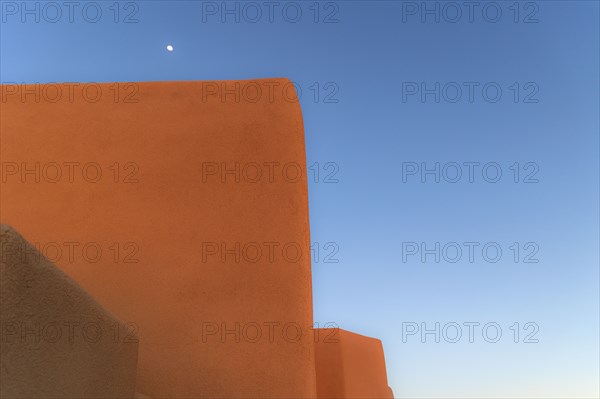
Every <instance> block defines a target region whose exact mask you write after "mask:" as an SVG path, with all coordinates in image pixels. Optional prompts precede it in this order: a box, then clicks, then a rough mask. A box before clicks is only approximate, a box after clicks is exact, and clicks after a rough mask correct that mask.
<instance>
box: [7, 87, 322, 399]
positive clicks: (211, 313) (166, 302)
mask: <svg viewBox="0 0 600 399" xmlns="http://www.w3.org/2000/svg"><path fill="white" fill-rule="evenodd" d="M65 87H66V86H63V89H62V90H63V91H62V96H61V97H60V98H58V100H56V101H55V100H52V101H50V100H49V98H50V97H49V96H52V98H53V99H54V98H56V95H55V94H49V93H50V92H49V91H46V93H44V91H43V90H51V89H48V87H44V86H43V85H42V86H36V85H27V86H14V85H10V86H8V85H4V86H3V87H2V92H3V93H2V95H3V98H2V114H1V118H0V119H1V120H0V125H1V135H0V147H1V148H0V158H1V161H2V187H1V190H0V204H1V215H2V220H3V221H4V222H6V223H10V224H12V225H13V226H15V227H16V228H18V229H19V230H20V231H22V232H23V233H24V234H26V235H27V237H28V239H29V240H30V241H31V242H32V244H34V245H36V246H38V247H39V248H40V250H41V251H42V252H43V253H44V254H45V255H47V256H48V257H49V258H50V260H53V261H54V262H55V263H56V264H57V265H58V266H59V267H60V268H61V269H62V270H64V271H65V272H66V273H67V274H69V275H70V276H71V277H72V278H74V279H75V280H76V281H77V282H78V283H79V284H80V285H81V286H82V287H83V288H84V289H86V290H87V291H89V292H90V294H92V295H93V296H94V297H95V298H97V299H98V301H99V302H100V303H102V304H103V305H104V306H106V307H107V308H108V309H110V310H111V311H112V312H114V313H115V314H116V315H117V316H118V317H119V318H120V319H121V320H123V321H124V322H129V323H135V325H136V326H137V331H136V334H137V335H138V336H139V340H140V346H139V368H138V380H137V381H138V388H139V391H140V392H144V393H145V394H147V395H149V396H151V397H165V398H166V397H176V398H191V397H213V398H233V397H235V398H243V397H248V398H259V397H268V398H277V397H281V398H283V397H286V398H289V397H296V398H309V397H314V396H315V394H316V379H315V366H314V364H315V363H314V348H313V344H312V336H310V334H309V329H310V327H311V326H312V322H313V321H312V299H311V273H310V255H309V247H310V244H309V223H308V199H307V181H306V167H305V149H304V132H303V123H302V116H301V111H300V106H299V104H298V102H297V101H296V100H295V99H294V95H295V94H294V90H293V87H292V86H291V84H290V82H289V81H287V80H284V79H270V80H259V81H241V82H234V81H229V82H154V83H135V84H132V85H130V86H127V85H125V84H113V83H110V84H109V83H107V84H100V85H93V86H90V87H88V88H86V89H85V90H87V92H83V91H82V90H83V88H84V86H83V85H79V86H75V88H74V89H73V95H72V96H70V95H69V94H70V93H69V90H68V89H67V88H65ZM52 90H54V89H52ZM98 92H100V95H98V94H97V93H98ZM52 93H54V92H52ZM59 250H60V251H59Z"/></svg>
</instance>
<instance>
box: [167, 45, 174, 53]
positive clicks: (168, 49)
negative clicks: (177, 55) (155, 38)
mask: <svg viewBox="0 0 600 399" xmlns="http://www.w3.org/2000/svg"><path fill="white" fill-rule="evenodd" d="M173 50H174V48H173V46H172V45H170V44H169V45H168V46H167V51H169V52H170V51H173Z"/></svg>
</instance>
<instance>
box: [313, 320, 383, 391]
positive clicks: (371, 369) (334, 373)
mask: <svg viewBox="0 0 600 399" xmlns="http://www.w3.org/2000/svg"><path fill="white" fill-rule="evenodd" d="M319 337H320V338H322V339H319V340H317V343H316V347H315V356H316V371H317V394H318V397H319V398H323V399H325V398H330V399H331V398H340V399H341V398H357V399H358V398H362V399H365V398H370V399H390V398H393V393H392V390H391V389H390V388H389V386H388V381H387V373H386V367H385V357H384V354H383V346H382V344H381V341H380V340H378V339H375V338H370V337H365V336H363V335H359V334H355V333H352V332H349V331H345V330H342V329H322V330H321V332H320V333H319Z"/></svg>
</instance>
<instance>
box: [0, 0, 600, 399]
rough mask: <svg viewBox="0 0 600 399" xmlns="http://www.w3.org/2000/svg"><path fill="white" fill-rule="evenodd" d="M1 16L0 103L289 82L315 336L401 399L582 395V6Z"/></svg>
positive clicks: (595, 156) (589, 357) (588, 123)
mask: <svg viewBox="0 0 600 399" xmlns="http://www.w3.org/2000/svg"><path fill="white" fill-rule="evenodd" d="M1 3H2V23H1V32H0V33H1V34H0V46H1V48H0V74H1V80H2V82H3V83H8V82H18V83H21V82H28V83H32V82H63V81H70V82H73V81H81V82H104V81H122V82H125V81H156V80H213V79H251V78H262V77H288V78H290V79H291V80H292V81H294V82H296V83H297V85H298V87H300V89H301V90H302V97H301V103H302V108H303V114H304V120H305V131H306V143H307V158H308V164H309V165H314V166H313V170H314V169H315V168H316V169H318V170H319V171H320V174H319V178H318V179H316V178H315V176H314V175H312V176H311V182H310V185H309V192H310V193H309V195H310V198H309V199H310V217H311V234H312V241H313V242H314V243H317V244H315V245H316V246H318V247H319V248H321V250H320V253H319V256H318V257H317V259H315V262H314V264H313V281H314V283H313V285H314V303H315V321H316V322H319V323H322V324H324V323H326V322H334V323H336V324H337V325H339V326H340V327H341V328H344V329H348V330H351V331H355V332H358V333H362V334H366V335H370V336H375V337H379V338H381V339H382V340H383V343H384V348H385V352H386V361H387V365H388V377H389V380H390V385H391V386H392V388H393V389H394V392H395V394H396V396H397V397H456V398H459V397H460V398H465V397H598V396H599V382H598V375H599V374H600V367H599V360H598V359H599V351H600V348H599V341H598V336H599V320H598V314H599V312H600V310H599V296H598V290H599V286H598V284H599V273H598V271H599V268H598V265H599V257H598V256H599V252H598V249H599V248H598V245H599V226H598V223H599V213H598V210H599V208H598V204H599V192H598V182H599V170H600V166H599V141H598V139H599V129H600V127H599V105H600V104H599V97H598V93H599V36H600V35H599V25H598V23H599V4H598V2H597V1H568V2H567V1H538V2H518V3H516V2H513V1H496V2H486V1H483V2H479V3H478V4H477V5H476V4H474V3H469V2H467V3H464V2H435V1H428V2H426V3H424V2H420V1H419V2H402V1H332V2H327V1H322V2H319V3H316V2H313V1H297V2H285V1H282V2H277V5H276V6H273V7H274V8H273V10H272V14H270V13H269V11H270V10H269V9H268V7H267V6H265V5H264V4H263V3H264V2H262V1H261V2H253V3H252V5H250V6H248V5H246V3H239V2H227V7H229V9H232V10H236V8H235V7H239V8H238V9H239V14H236V13H237V11H234V13H223V11H224V8H223V7H225V6H223V5H222V2H203V1H168V2H167V1H138V2H121V3H119V4H118V7H116V8H115V6H114V4H113V2H112V1H108V2H104V1H100V2H96V3H94V4H93V5H89V4H88V3H90V2H81V3H78V5H79V7H78V8H76V9H74V10H73V14H72V19H73V22H70V21H69V15H68V12H67V11H68V10H67V9H66V8H65V7H64V6H63V5H61V4H62V3H63V2H57V3H56V4H59V6H60V8H61V12H62V15H61V16H60V17H59V16H58V14H56V13H55V11H56V10H55V9H52V8H48V6H46V5H45V3H39V5H38V7H40V11H39V13H40V14H39V21H36V20H35V18H36V15H35V14H24V13H23V10H22V9H21V6H22V3H21V2H20V1H19V2H10V1H4V0H3V1H2V2H1ZM35 3H36V2H28V4H29V6H30V7H31V9H35V8H34V7H36V6H35ZM463 3H464V4H463ZM236 4H237V6H236ZM465 4H467V5H465ZM256 5H258V7H256ZM15 7H16V8H15ZM44 7H46V8H44ZM111 7H112V8H111ZM469 7H472V8H469ZM84 8H85V10H86V13H87V14H84V13H83V11H82V10H83V9H84ZM97 9H100V10H101V11H102V15H101V16H100V17H98V18H97V17H96V14H95V12H96V11H97ZM117 10H118V13H116V11H117ZM257 10H260V14H257ZM298 10H300V12H301V15H300V14H297V12H298ZM428 10H429V11H431V10H433V11H431V12H429V13H428V12H427V11H428ZM436 10H439V11H436ZM469 10H471V11H472V13H471V14H470V13H469ZM438 12H439V14H437V15H436V13H438ZM458 12H460V13H458ZM23 18H24V20H23ZM96 18H97V19H98V21H97V22H95V23H94V22H93V20H94V19H96ZM436 18H439V19H438V20H436ZM236 19H237V20H236ZM53 20H55V21H54V22H52V21H53ZM115 21H116V22H115ZM125 21H127V22H129V23H125ZM167 44H172V45H173V46H174V49H175V50H174V51H173V52H168V51H166V46H167ZM458 89H460V91H458ZM470 89H472V92H470V91H469V90H470ZM423 93H425V94H423ZM469 94H472V96H470V95H469ZM499 94H500V95H499ZM438 97H439V98H438ZM436 168H437V169H436ZM424 170H425V171H427V170H430V171H431V170H433V172H430V173H425V174H423V171H424ZM436 170H437V171H436ZM457 171H460V177H457V174H456V173H457ZM470 171H472V172H473V175H472V179H469V172H470ZM498 171H500V172H501V177H500V178H499V180H498V178H497V177H496V176H497V173H498ZM517 171H518V173H517ZM326 176H330V177H331V178H333V179H336V180H337V182H328V181H331V180H332V179H331V178H330V179H329V180H327V179H325V177H326ZM436 179H437V180H439V182H438V181H436ZM326 180H327V181H326ZM496 180H497V181H496ZM328 243H333V244H329V245H328ZM414 243H416V245H415V244H414ZM436 243H439V244H438V245H439V250H436V248H437V247H436ZM464 243H473V244H464ZM515 243H517V244H516V245H515ZM457 247H458V248H460V250H461V251H462V256H460V257H459V256H458V255H457V254H458V253H457V252H456V250H457ZM469 248H473V261H472V262H471V261H470V260H469V256H468V255H469ZM483 248H486V250H485V251H482V250H483ZM498 248H500V250H501V251H502V254H501V256H499V257H498V256H496V255H495V252H494V251H496V250H497V249H498ZM517 248H518V251H517ZM422 249H425V251H427V250H433V252H432V253H429V255H425V257H424V258H423V257H422V256H421V255H422V251H421V250H422ZM334 250H337V253H336V254H335V255H332V257H330V258H327V259H326V258H325V255H327V254H331V253H332V251H334ZM436 252H437V254H438V255H439V258H440V259H439V260H440V261H439V262H436V261H435V260H436V259H435V257H436ZM517 252H518V253H517ZM497 257H498V258H499V259H497V261H496V259H495V258H497ZM332 259H337V260H338V262H337V263H329V262H328V261H330V260H332ZM454 260H456V262H452V261H454ZM536 260H537V262H535V261H536ZM415 323H416V324H415ZM422 323H425V324H422ZM436 323H439V326H440V327H439V329H440V342H439V343H436V342H435V338H436V337H435V335H434V334H428V335H425V336H424V337H423V339H422V337H421V334H420V332H421V329H422V327H425V328H427V329H430V330H432V329H435V326H436ZM464 323H479V324H478V325H477V324H471V325H473V326H474V327H473V328H474V336H473V342H469V339H468V331H469V329H468V327H467V326H468V325H469V324H464ZM515 323H518V325H516V324H515ZM527 323H529V324H527ZM456 325H458V326H460V327H461V332H462V336H461V338H460V339H459V340H458V342H455V343H453V342H449V341H453V337H454V336H455V331H456V328H455V327H456ZM484 325H487V327H488V330H486V331H487V332H488V333H487V335H485V336H484V335H483V334H482V328H483V326H484ZM414 326H418V328H419V332H418V333H416V334H414V335H407V333H408V331H409V329H410V328H414ZM490 326H491V327H490ZM498 326H499V327H500V328H501V330H502V336H501V338H499V340H498V342H495V343H494V342H488V341H494V339H493V338H494V331H495V330H494V328H497V327H498ZM526 326H527V327H526ZM489 328H491V329H489ZM403 331H404V333H405V336H404V339H403ZM515 331H519V334H518V337H517V336H516V335H515ZM442 333H444V334H442ZM515 340H516V341H518V342H516V343H515V342H514V341H515ZM535 340H537V342H530V341H535ZM403 341H405V342H403ZM422 341H425V342H422Z"/></svg>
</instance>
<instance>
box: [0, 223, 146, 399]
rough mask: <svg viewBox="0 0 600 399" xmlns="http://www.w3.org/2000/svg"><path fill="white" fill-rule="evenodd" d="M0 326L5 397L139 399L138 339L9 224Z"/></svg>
mask: <svg viewBox="0 0 600 399" xmlns="http://www.w3.org/2000/svg"><path fill="white" fill-rule="evenodd" d="M0 328H1V333H0V360H1V361H0V397H1V398H7V399H8V398H10V399H17V398H22V399H33V398H48V399H51V398H96V399H100V398H114V399H126V398H132V397H133V395H134V391H135V384H136V382H135V380H136V366H137V352H138V340H137V337H136V336H135V335H134V334H132V332H131V331H130V330H129V329H128V328H127V326H126V325H123V323H121V322H120V321H118V320H117V319H116V318H115V317H114V316H113V315H112V314H110V313H109V312H108V311H106V310H105V309H104V308H103V307H102V306H100V305H99V304H98V303H97V302H96V301H95V300H94V299H93V298H91V297H90V296H89V295H88V294H87V293H86V292H85V291H84V290H83V289H81V287H79V286H78V285H77V284H76V283H75V282H74V281H73V280H71V279H70V278H69V277H68V276H67V275H65V273H63V272H62V271H60V270H59V269H57V268H56V267H55V266H54V265H53V264H52V263H50V262H48V260H47V259H45V258H44V257H43V256H42V255H41V254H40V253H39V252H38V251H37V250H36V249H35V248H34V247H33V246H31V245H30V244H29V243H28V242H27V241H25V239H23V237H21V235H19V233H17V232H16V231H15V230H13V229H12V228H11V227H9V226H5V225H0ZM119 332H120V333H119Z"/></svg>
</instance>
